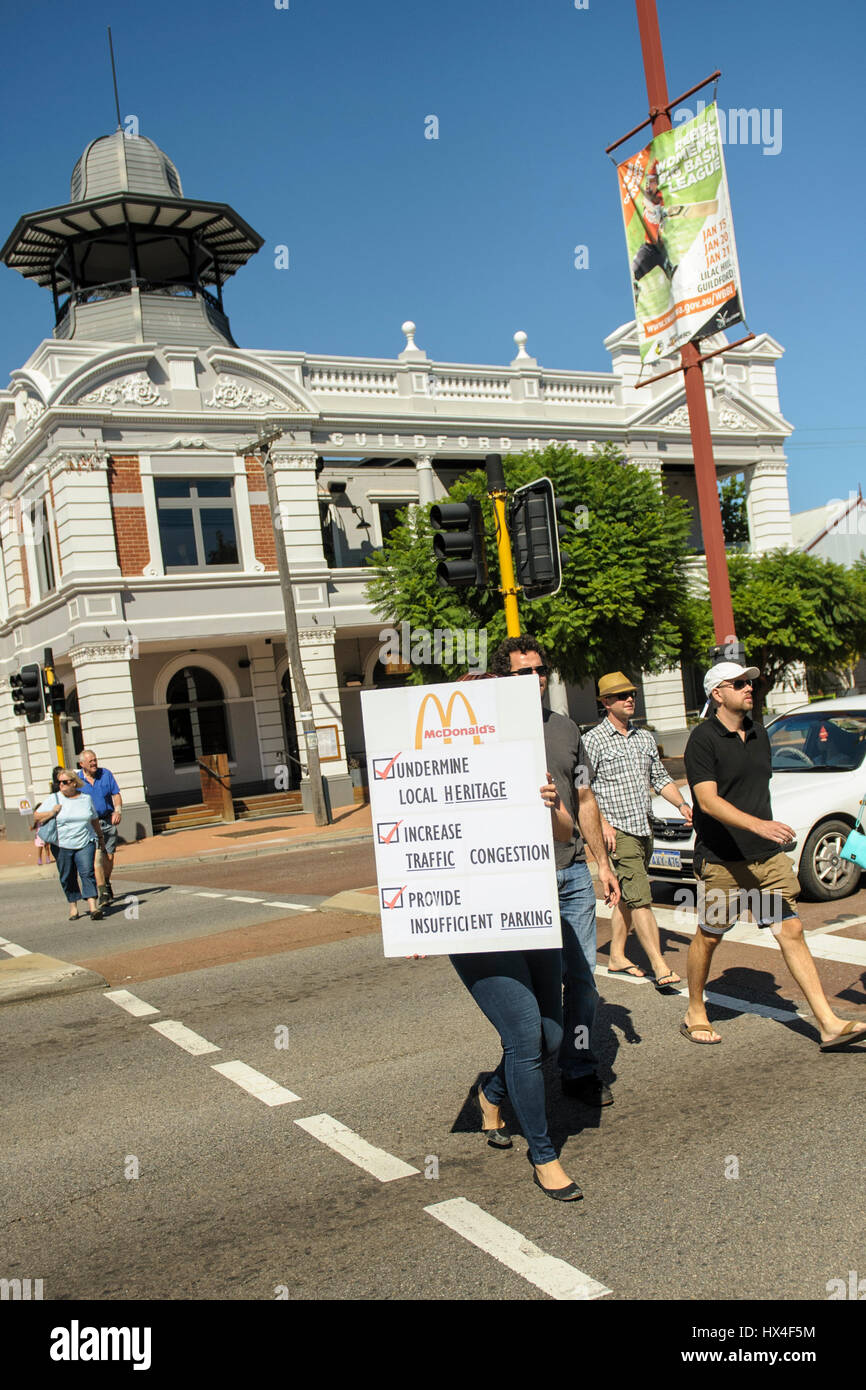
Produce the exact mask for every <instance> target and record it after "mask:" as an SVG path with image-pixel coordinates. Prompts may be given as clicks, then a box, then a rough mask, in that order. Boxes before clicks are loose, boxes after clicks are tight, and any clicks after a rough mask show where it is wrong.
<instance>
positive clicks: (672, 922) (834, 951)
mask: <svg viewBox="0 0 866 1390" xmlns="http://www.w3.org/2000/svg"><path fill="white" fill-rule="evenodd" d="M595 911H596V916H597V917H610V915H611V910H610V908H609V907H607V906H606V904H605V903H602V902H598V901H597V902H596V905H595ZM653 913H654V914H655V918H656V921H657V922H658V924H659V926H660V927H666V928H667V930H668V931H674V932H683V933H685V934H686V935H688V936H694V934H695V932H696V931H697V929H698V919H697V917H696V916H695V914H694V913H691V912H689V913H688V914H686V912H684V911H683V909H681V908H680V909H677V910H675V909H673V908H670V907H661V906H657V905H655V904H654V905H653ZM836 925H837V926H841V925H843V924H841V923H837V924H836ZM844 925H846V926H851V925H852V923H845V924H844ZM853 925H856V923H854V924H853ZM805 937H806V940H807V942H808V944H809V950H810V951H811V952H812V955H813V956H817V957H818V958H819V959H820V960H835V961H839V962H840V963H841V964H842V965H866V941H858V940H857V938H856V937H851V936H833V935H832V934H830V933H825V934H823V935H822V936H821V939H820V940H817V941H816V940H815V939H814V936H813V935H812V934H810V933H809V932H808V931H806V932H805ZM723 940H724V941H736V942H737V943H738V945H740V946H763V947H764V948H765V949H767V950H770V951H778V950H779V947H778V944H777V942H776V939H775V937H774V936H773V933H772V932H771V931H770V929H769V927H755V926H753V925H752V924H751V923H746V922H741V923H739V925H738V926H736V927H731V930H730V931H726V932H725V935H724V937H723ZM626 978H627V977H626V976H624V975H620V976H619V979H626Z"/></svg>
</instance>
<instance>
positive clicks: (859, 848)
mask: <svg viewBox="0 0 866 1390" xmlns="http://www.w3.org/2000/svg"><path fill="white" fill-rule="evenodd" d="M864 808H866V796H864V798H863V800H862V801H861V802H860V810H859V811H858V812H857V819H856V820H855V822H854V829H853V830H852V831H851V833H850V835H849V836H848V839H847V840H846V841H845V843H844V845H843V846H842V848H841V849H840V851H839V854H840V856H841V858H842V859H850V860H851V862H852V863H854V864H859V865H860V868H861V869H866V835H864V834H863V831H862V830H861V829H860V822H861V820H862V819H863V811H864Z"/></svg>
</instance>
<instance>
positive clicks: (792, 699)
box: [766, 661, 809, 715]
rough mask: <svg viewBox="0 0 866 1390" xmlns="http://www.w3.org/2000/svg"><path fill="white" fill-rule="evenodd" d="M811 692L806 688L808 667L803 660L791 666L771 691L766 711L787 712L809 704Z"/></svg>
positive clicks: (771, 712) (768, 712)
mask: <svg viewBox="0 0 866 1390" xmlns="http://www.w3.org/2000/svg"><path fill="white" fill-rule="evenodd" d="M808 702H809V692H808V690H807V688H806V668H805V666H804V665H803V663H802V661H795V662H794V663H793V665H791V666H789V667H788V668H787V670H786V671H785V674H784V676H783V678H782V680H781V681H777V682H776V684H775V685H774V686H773V689H772V690H771V691H770V692H769V694H768V696H767V702H766V713H767V714H768V715H769V714H787V712H788V710H791V709H797V708H798V707H799V706H800V705H805V704H808Z"/></svg>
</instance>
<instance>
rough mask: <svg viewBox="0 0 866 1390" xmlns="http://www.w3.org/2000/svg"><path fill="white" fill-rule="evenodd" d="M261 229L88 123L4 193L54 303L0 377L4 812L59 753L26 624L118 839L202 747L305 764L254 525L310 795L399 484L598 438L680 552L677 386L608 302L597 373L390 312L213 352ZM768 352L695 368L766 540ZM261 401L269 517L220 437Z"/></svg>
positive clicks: (246, 758) (681, 705) (352, 683)
mask: <svg viewBox="0 0 866 1390" xmlns="http://www.w3.org/2000/svg"><path fill="white" fill-rule="evenodd" d="M261 245H262V241H261V238H260V237H259V236H258V234H257V233H256V232H254V231H253V229H252V228H251V227H250V226H249V225H248V224H247V223H246V222H245V221H244V220H243V218H242V217H240V216H239V215H238V214H237V213H236V212H235V211H234V209H233V208H231V207H230V206H228V205H227V204H224V203H217V202H208V201H202V200H199V199H191V198H187V197H185V195H184V193H183V189H182V186H181V180H180V176H179V174H178V171H177V169H176V168H175V166H174V164H173V163H172V162H171V160H170V159H168V157H167V156H166V155H165V154H163V153H162V152H161V151H160V150H159V149H158V148H157V147H156V145H154V144H153V143H152V141H150V140H148V139H145V138H144V137H141V136H128V135H125V134H124V133H123V132H121V131H117V132H116V133H115V134H113V135H109V136H104V137H102V138H100V139H97V140H94V141H93V142H92V143H91V144H90V145H88V147H87V149H86V150H85V151H84V154H83V155H82V156H81V158H80V159H79V160H78V162H77V164H76V165H75V168H74V170H73V174H72V186H71V190H70V196H69V201H68V202H67V203H64V204H63V205H60V206H54V207H49V208H46V209H44V210H42V211H40V212H35V213H30V214H27V215H25V216H22V217H21V218H20V219H19V221H18V223H17V225H16V226H15V228H14V229H13V231H12V232H11V234H10V236H9V237H8V239H7V241H6V243H5V246H4V247H3V249H2V252H0V256H2V259H3V261H4V262H5V264H6V265H7V266H9V267H11V268H12V269H14V270H17V271H19V272H20V273H21V274H22V275H25V276H27V277H28V278H31V279H34V280H36V282H37V283H38V284H39V285H41V286H43V287H44V288H45V289H46V291H47V293H46V312H50V308H49V306H50V304H51V299H49V298H48V294H50V295H51V298H52V299H53V307H54V328H53V334H52V336H51V337H49V338H47V339H46V340H45V341H43V342H42V343H40V345H39V346H38V347H37V348H36V350H35V351H34V352H33V354H32V355H31V356H30V358H29V359H28V360H27V362H26V363H25V365H24V366H23V367H22V368H20V369H19V370H17V371H15V372H13V373H12V377H11V382H10V386H9V389H8V390H6V391H3V392H0V480H2V492H0V501H2V509H3V525H2V571H0V775H2V782H3V803H4V808H5V814H6V822H7V833H8V834H9V835H10V836H15V837H20V838H23V837H24V836H25V835H26V834H28V833H29V832H28V831H27V822H26V819H25V818H24V817H22V816H20V815H19V811H18V806H19V801H20V800H21V799H22V798H23V797H26V796H29V795H32V794H33V793H34V792H36V793H38V794H41V793H42V792H44V790H45V789H46V788H47V786H48V782H49V777H50V769H51V767H52V765H53V764H54V762H55V760H56V758H55V751H54V745H53V737H52V731H51V726H50V721H49V722H46V723H43V724H33V725H27V724H25V723H23V721H22V720H21V719H19V718H16V717H15V715H14V714H13V712H12V698H11V692H10V687H9V677H10V675H12V674H13V673H14V672H15V671H16V670H18V669H19V667H20V666H22V665H24V664H26V663H28V662H40V661H41V660H42V653H43V649H44V648H45V647H51V648H52V649H53V652H54V658H55V665H56V668H57V676H58V679H59V680H61V681H62V682H63V684H64V685H65V687H66V691H67V694H68V701H67V708H68V715H69V718H68V729H67V737H68V740H69V752H70V753H72V752H73V751H74V747H76V746H77V747H80V746H81V745H82V742H83V743H85V744H87V745H90V746H93V747H95V748H96V750H97V752H98V754H99V757H100V760H101V761H102V762H103V763H105V764H106V765H107V766H109V767H111V769H112V770H113V771H114V773H115V775H116V777H117V779H118V781H119V783H120V785H121V787H122V789H123V791H124V806H125V810H124V826H123V829H124V833H125V835H126V836H127V838H132V837H133V836H134V835H136V834H138V835H140V834H143V833H146V832H148V831H149V830H150V828H151V826H152V823H153V818H154V816H158V815H159V813H160V812H162V813H163V814H164V812H165V808H168V807H173V806H178V805H183V804H185V803H192V802H195V801H198V800H199V799H200V795H201V793H200V774H199V767H198V763H197V759H199V758H201V757H203V756H204V755H207V754H211V753H216V752H223V753H225V754H227V756H228V759H229V767H230V771H231V776H232V786H233V789H234V790H235V792H237V793H238V794H242V795H246V796H254V795H255V794H256V793H265V792H272V791H273V789H274V777H275V770H276V769H277V768H279V767H288V768H289V775H288V777H289V792H288V794H289V795H291V792H292V790H293V789H296V788H298V787H299V786H300V784H301V772H302V764H303V759H304V753H303V749H302V748H301V749H299V745H298V737H297V733H296V730H297V728H298V727H299V726H300V721H299V720H298V717H297V716H298V711H297V708H296V706H295V702H294V699H293V695H292V688H291V680H290V677H289V674H288V669H287V657H286V651H285V645H284V641H283V638H282V633H283V632H284V628H283V619H282V604H281V597H280V589H279V583H278V576H277V567H276V552H275V544H285V546H286V549H287V553H288V558H289V564H290V567H291V574H292V580H293V586H294V596H295V602H296V605H297V612H298V621H299V626H300V636H301V650H302V656H303V662H304V667H305V670H306V673H307V680H308V683H309V686H310V691H311V695H312V703H313V711H314V715H315V722H316V725H317V727H318V729H319V739H320V753H321V755H322V757H323V772H324V774H325V776H326V777H327V778H328V780H329V784H330V792H331V802H332V804H333V805H334V806H339V805H343V804H348V803H349V802H351V801H352V799H353V795H354V794H355V786H354V785H353V784H359V783H361V782H362V781H363V778H364V773H363V770H362V769H359V768H357V767H356V766H355V764H356V762H357V760H358V759H359V757H361V758H362V756H363V740H362V735H361V719H360V701H359V691H360V689H362V688H371V687H373V686H376V685H377V684H378V683H379V682H380V681H381V680H382V679H383V675H384V673H383V670H382V667H381V665H380V664H379V660H378V654H379V646H380V642H379V637H378V634H379V631H380V629H381V626H382V624H381V622H379V621H377V620H375V619H374V618H373V616H372V614H371V612H370V609H369V607H368V605H367V602H366V599H365V581H366V578H367V572H366V571H365V568H364V562H365V559H366V557H367V555H369V554H370V553H371V552H372V551H373V550H374V549H375V548H376V547H377V546H379V545H380V544H381V542H382V539H383V537H384V536H386V535H387V534H388V531H389V529H390V528H391V526H392V525H393V523H394V517H395V514H396V513H397V512H398V511H399V510H400V509H401V508H402V507H405V506H406V505H407V504H409V503H413V502H422V503H423V502H428V501H432V500H433V499H435V498H437V497H440V496H442V495H443V494H444V492H445V491H446V490H447V489H448V488H449V487H450V486H451V484H452V483H453V482H454V480H455V479H456V478H457V477H458V476H459V475H460V474H461V473H462V472H464V471H465V470H466V469H468V468H474V467H477V466H479V464H480V463H481V462H482V460H483V458H484V455H485V454H486V453H488V452H499V453H503V454H507V453H508V452H519V451H521V450H524V449H526V448H543V447H545V446H546V445H547V444H548V442H556V443H565V444H572V445H575V446H576V447H578V448H581V449H584V450H590V449H591V446H592V444H593V443H594V442H596V441H597V442H602V441H607V440H612V441H614V442H615V443H618V444H619V445H620V446H621V448H622V451H623V454H624V455H625V456H626V457H627V458H628V459H629V461H630V462H632V463H636V464H638V465H639V466H640V467H641V468H645V469H647V470H648V471H650V472H652V473H653V474H654V475H655V476H656V477H657V478H658V479H659V483H660V485H663V486H664V487H665V488H666V489H668V490H670V491H671V492H674V493H676V494H678V495H681V496H683V497H685V498H686V499H687V500H688V501H689V502H691V503H692V504H693V510H694V516H695V521H694V535H693V540H694V542H695V544H696V545H697V546H698V547H700V528H699V522H698V519H697V507H696V494H695V484H694V471H693V466H692V461H691V450H690V443H689V435H688V420H687V414H686V408H685V403H684V394H683V390H682V383H681V380H680V377H679V376H673V377H668V378H667V379H666V380H664V381H658V382H654V383H652V384H650V385H649V386H647V387H646V388H645V389H643V390H641V391H635V389H634V385H635V382H636V380H637V377H638V372H639V359H638V348H637V342H636V338H635V334H634V325H633V324H627V325H625V326H624V327H622V328H619V329H617V330H616V332H614V333H612V334H611V336H610V337H609V338H608V339H607V340H606V347H607V349H608V350H609V352H610V355H611V360H612V362H611V365H612V370H611V371H610V372H609V373H602V372H576V371H553V370H548V369H546V368H544V367H541V366H539V364H538V362H537V361H536V359H535V358H534V357H531V356H530V355H529V354H528V352H527V351H526V338H525V335H524V334H522V333H519V334H517V335H515V341H516V343H517V355H516V356H515V357H514V359H513V360H512V361H511V362H510V364H509V365H508V366H476V365H466V364H462V363H447V362H437V361H434V360H432V359H429V358H428V356H427V354H426V352H425V351H424V350H423V349H422V348H420V347H417V346H416V345H415V332H414V326H413V325H411V324H406V325H405V326H404V333H405V337H406V343H405V346H404V347H403V349H402V351H401V352H399V353H398V354H397V356H396V357H395V358H393V359H392V358H347V357H331V356H315V355H311V354H308V353H305V352H302V351H298V350H294V349H287V350H285V351H261V352H257V351H255V350H250V349H246V348H238V347H237V346H236V344H235V342H234V340H233V338H232V335H231V330H230V327H229V321H228V318H227V316H226V312H225V306H224V304H223V286H224V284H225V281H226V280H227V279H228V278H229V277H230V276H231V275H233V274H234V273H235V271H237V270H239V269H240V268H241V267H242V266H243V265H244V264H245V262H246V261H247V260H248V259H249V258H250V257H251V256H252V255H253V254H255V252H256V251H258V250H259V248H260V247H261ZM781 353H782V349H781V348H780V347H779V345H778V344H777V343H776V342H774V340H773V339H772V338H770V337H768V336H766V335H762V336H760V337H758V338H757V339H756V340H754V341H752V342H750V343H748V344H747V345H745V346H744V347H742V348H739V349H737V350H736V351H734V352H731V353H729V354H727V355H726V356H724V357H723V358H722V357H718V358H716V359H714V360H713V361H712V362H709V363H707V366H706V387H707V392H708V396H709V405H710V421H711V425H712V429H713V436H714V440H715V449H716V462H717V466H718V471H719V474H720V476H724V475H726V474H729V473H743V474H744V475H745V478H746V481H747V487H748V508H749V525H750V534H751V545H752V547H753V549H755V550H765V549H770V548H773V547H776V546H779V545H790V543H791V531H790V514H789V505H788V494H787V485H786V478H785V474H786V467H787V465H786V461H785V456H784V452H783V444H784V440H785V437H786V436H787V434H788V433H790V428H791V427H790V426H789V425H788V424H787V423H786V421H785V420H784V419H783V417H782V415H781V414H780V412H779V400H778V392H777V385H776V362H777V360H778V358H779V357H780V356H781ZM264 421H268V422H275V423H278V424H279V425H280V426H282V427H283V428H284V429H285V431H286V433H285V434H284V436H283V439H282V440H281V441H280V443H279V444H278V445H277V446H276V447H275V450H274V455H273V457H274V463H275V472H276V480H277V492H278V499H279V506H280V516H281V518H283V519H284V523H285V522H286V519H287V524H284V525H283V527H282V529H278V530H276V531H275V529H274V525H273V518H272V516H271V512H270V508H269V506H268V497H267V491H266V486H265V479H264V475H263V472H262V468H261V466H260V464H259V463H258V461H257V460H256V459H254V458H243V457H240V456H238V454H237V452H236V451H237V450H238V448H240V447H241V446H242V444H243V443H244V442H245V441H248V440H250V439H252V438H254V437H255V435H256V432H257V429H258V428H259V426H260V425H261V424H262V423H263V422H264ZM340 485H343V486H340ZM696 567H697V568H698V569H699V568H700V562H699V561H696ZM634 674H635V676H637V674H638V673H637V672H635V673H634ZM642 685H643V710H644V712H645V714H646V717H647V719H648V721H649V723H650V724H651V725H653V727H654V728H656V729H657V730H658V731H660V732H661V733H663V734H664V735H665V742H666V744H671V746H673V743H674V742H675V741H676V738H677V733H678V731H682V730H684V729H685V724H686V706H687V704H689V705H691V704H693V703H694V701H693V700H692V698H691V691H690V690H689V691H687V692H686V695H684V691H683V681H682V678H681V675H680V672H679V671H671V672H668V673H666V674H665V675H663V676H660V677H658V676H656V677H648V676H645V677H644V679H643V682H642ZM552 697H553V700H554V703H555V705H556V706H557V707H559V708H566V707H570V710H571V713H572V715H573V716H574V717H575V718H577V719H579V720H582V721H583V720H588V719H591V718H592V717H593V716H594V713H595V708H596V707H595V704H594V700H593V698H592V692H591V691H590V690H589V689H584V690H577V689H574V690H572V689H568V690H565V689H563V688H562V687H557V686H556V684H554V688H553V692H552ZM782 698H784V697H783V696H777V697H776V701H777V703H778V701H779V699H782ZM566 701H567V702H568V706H566V704H565V702H566Z"/></svg>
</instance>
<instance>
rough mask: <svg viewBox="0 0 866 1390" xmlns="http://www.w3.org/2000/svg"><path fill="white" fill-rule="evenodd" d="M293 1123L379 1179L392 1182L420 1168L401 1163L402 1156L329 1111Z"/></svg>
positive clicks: (408, 1175) (406, 1176)
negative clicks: (370, 1141)
mask: <svg viewBox="0 0 866 1390" xmlns="http://www.w3.org/2000/svg"><path fill="white" fill-rule="evenodd" d="M295 1124H296V1125H300V1127H301V1129H305V1130H306V1131H307V1133H308V1134H312V1136H313V1138H314V1139H319V1140H320V1141H321V1142H322V1143H323V1144H327V1146H328V1148H329V1149H334V1150H335V1152H336V1153H338V1154H342V1155H343V1158H347V1159H348V1160H349V1162H350V1163H354V1164H355V1165H356V1166H357V1167H358V1168H363V1169H364V1171H365V1172H366V1173H372V1175H373V1177H374V1178H378V1179H379V1181H380V1182H394V1181H395V1179H397V1178H408V1177H411V1175H412V1174H413V1173H417V1172H419V1169H417V1168H412V1167H411V1166H410V1164H408V1163H404V1162H403V1160H402V1158H395V1157H394V1155H393V1154H389V1153H386V1151H385V1150H384V1149H377V1148H375V1147H374V1145H372V1144H368V1143H367V1141H366V1139H362V1138H361V1136H360V1134H355V1132H354V1130H351V1129H347V1128H346V1126H345V1125H341V1124H340V1121H339V1120H335V1119H334V1118H333V1116H331V1115H308V1116H307V1118H306V1119H304V1120H295Z"/></svg>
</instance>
